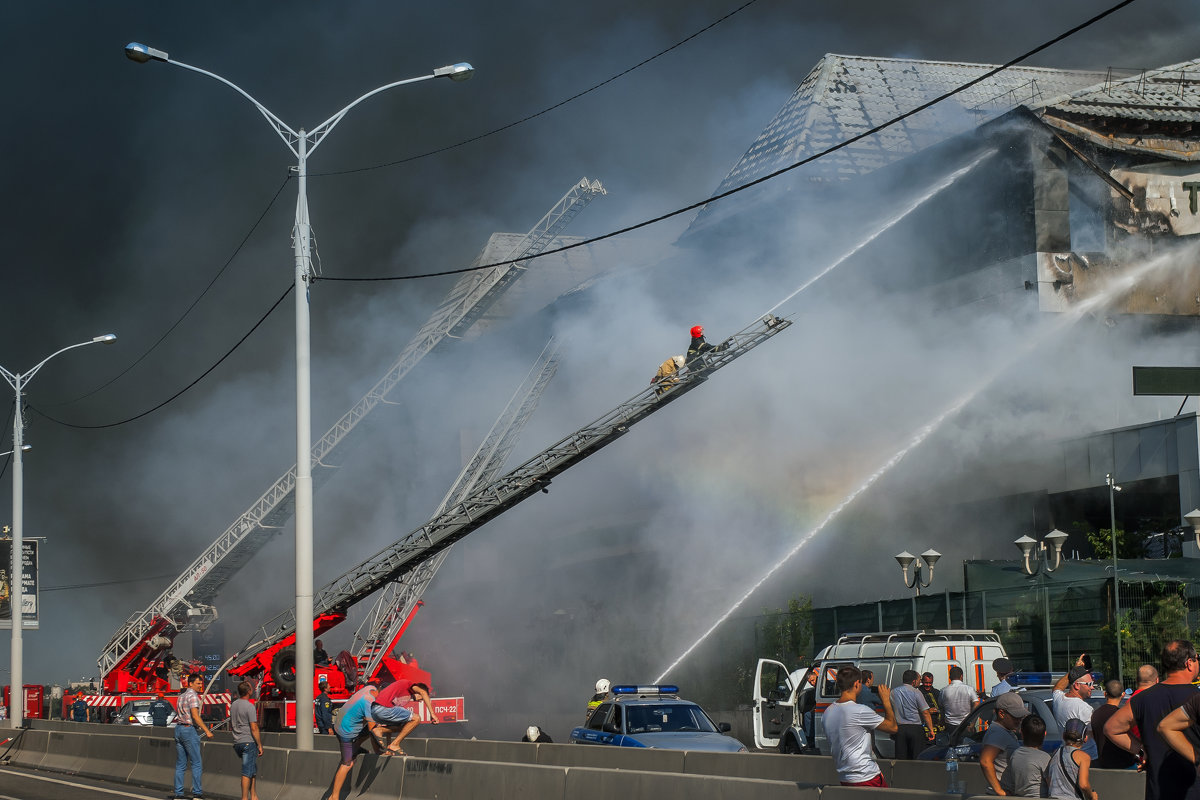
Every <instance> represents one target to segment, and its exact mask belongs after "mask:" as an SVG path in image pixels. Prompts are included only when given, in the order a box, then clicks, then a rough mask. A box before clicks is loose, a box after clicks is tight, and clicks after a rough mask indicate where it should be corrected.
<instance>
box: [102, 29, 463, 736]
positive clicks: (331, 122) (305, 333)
mask: <svg viewBox="0 0 1200 800" xmlns="http://www.w3.org/2000/svg"><path fill="white" fill-rule="evenodd" d="M125 55H126V56H127V57H128V58H129V59H130V60H131V61H136V62H138V63H142V64H144V63H146V62H147V61H161V62H163V63H166V64H174V65H175V66H177V67H182V68H183V69H187V70H191V71H192V72H197V73H199V74H201V75H205V76H207V77H209V78H212V79H213V80H216V81H219V82H221V83H223V84H225V85H226V86H228V87H229V88H231V89H233V90H234V91H235V92H237V93H238V94H240V95H241V96H242V97H244V98H246V99H247V100H249V101H250V102H251V103H252V104H253V105H254V107H255V108H257V109H258V111H259V113H261V114H262V115H263V117H264V118H266V120H267V122H268V123H269V124H270V125H271V127H272V128H273V129H274V130H275V132H276V133H277V134H278V135H279V137H280V138H281V139H283V142H284V144H285V145H287V148H288V150H290V151H291V153H292V155H294V156H295V157H296V167H295V169H296V182H297V193H296V221H295V227H294V228H293V236H292V240H293V250H294V254H295V281H296V290H295V293H296V710H297V715H296V721H297V724H296V747H297V748H298V749H300V750H311V749H313V726H312V725H302V724H300V715H301V713H304V712H302V709H312V707H313V683H312V674H313V631H312V625H311V624H305V621H306V620H311V619H312V618H313V578H312V573H313V555H312V551H313V488H312V406H311V396H312V390H311V377H310V376H311V356H310V345H309V342H310V327H309V298H308V289H309V284H310V283H311V282H312V274H313V272H312V255H311V254H312V247H311V239H310V236H311V230H310V224H309V217H308V157H309V156H310V155H312V153H313V152H314V151H316V149H317V148H318V147H319V146H320V145H321V142H323V141H324V140H325V137H326V136H328V135H329V132H330V131H332V130H333V129H334V127H336V126H337V124H338V123H339V122H341V121H342V117H344V116H346V112H348V111H349V110H350V109H352V108H354V107H355V106H356V105H358V104H359V103H361V102H363V101H364V100H366V99H367V98H368V97H372V96H373V95H376V94H379V93H380V92H383V91H386V90H388V89H391V88H394V87H396V86H404V85H406V84H409V83H417V82H420V81H427V80H431V79H433V78H449V79H450V80H452V81H465V80H467V79H468V78H470V77H471V75H472V74H473V73H474V71H475V68H474V67H472V66H471V65H470V64H468V63H466V62H462V63H458V64H451V65H449V66H446V67H439V68H438V69H435V70H434V71H433V72H432V73H430V74H429V75H421V76H419V77H416V78H407V79H405V80H401V81H395V82H393V83H389V84H385V85H384V86H380V87H378V88H376V89H372V90H371V91H369V92H367V93H366V94H364V95H362V96H361V97H359V98H358V99H356V100H355V101H354V102H352V103H350V104H349V105H347V106H346V107H345V108H343V109H342V110H341V111H339V112H337V113H336V114H334V115H333V116H332V117H330V118H329V119H327V120H325V121H324V122H322V123H321V124H320V125H318V126H316V127H315V128H313V129H312V130H311V131H306V130H305V129H304V128H301V129H300V130H299V131H295V130H292V128H290V127H288V125H287V124H286V123H284V121H283V120H281V119H280V118H279V117H278V116H276V115H275V114H273V113H272V112H271V111H270V110H269V109H268V108H267V107H266V106H264V105H263V104H262V103H260V102H258V101H257V100H255V99H254V98H253V97H251V96H250V94H249V93H247V92H246V91H245V90H244V89H242V88H241V87H240V86H238V85H236V84H234V83H233V82H231V81H229V80H227V79H225V78H222V77H221V76H220V75H217V74H216V73H213V72H209V71H208V70H205V69H200V68H199V67H193V66H191V65H190V64H185V63H183V62H182V61H175V60H173V59H171V58H170V57H169V56H168V55H167V53H165V52H163V51H162V50H156V49H155V48H153V47H149V46H147V45H144V44H140V43H138V42H131V43H129V44H128V45H126V46H125Z"/></svg>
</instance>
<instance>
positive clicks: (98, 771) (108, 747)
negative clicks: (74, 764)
mask: <svg viewBox="0 0 1200 800" xmlns="http://www.w3.org/2000/svg"><path fill="white" fill-rule="evenodd" d="M85 741H86V743H87V748H86V753H87V758H85V759H84V762H83V764H82V765H81V766H80V767H79V770H78V774H80V775H86V776H87V777H89V778H109V779H112V780H119V781H123V782H127V781H128V780H129V776H130V775H131V774H133V770H134V767H136V766H137V751H138V742H139V737H137V736H88V737H87V738H86V740H85ZM130 755H132V756H134V757H133V758H132V759H131V758H129V756H130ZM122 756H124V758H122Z"/></svg>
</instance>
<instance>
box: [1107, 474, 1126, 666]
mask: <svg viewBox="0 0 1200 800" xmlns="http://www.w3.org/2000/svg"><path fill="white" fill-rule="evenodd" d="M1104 482H1105V483H1107V484H1108V519H1109V532H1110V533H1112V551H1113V553H1112V556H1113V628H1114V629H1115V630H1116V634H1117V680H1119V681H1120V680H1124V678H1123V677H1122V676H1123V675H1124V674H1125V673H1124V671H1123V670H1122V666H1123V665H1122V663H1121V576H1120V573H1119V572H1117V504H1116V499H1115V498H1116V492H1119V491H1121V487H1120V486H1117V479H1116V478H1114V477H1113V474H1112V473H1111V472H1110V473H1108V474H1107V475H1105V476H1104Z"/></svg>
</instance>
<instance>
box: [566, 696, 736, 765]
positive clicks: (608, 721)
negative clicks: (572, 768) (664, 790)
mask: <svg viewBox="0 0 1200 800" xmlns="http://www.w3.org/2000/svg"><path fill="white" fill-rule="evenodd" d="M729 730H730V726H729V723H728V722H722V723H721V724H719V725H718V724H716V723H714V722H713V721H712V720H711V719H709V716H708V714H706V713H704V709H702V708H700V706H698V705H696V704H695V703H693V702H691V701H688V700H681V699H680V698H679V688H678V687H676V686H614V687H612V699H611V700H606V701H605V702H603V703H601V704H600V705H599V706H597V707H596V709H595V710H594V711H593V712H592V713H591V714H590V715H589V716H588V720H587V723H586V724H584V725H583V726H581V727H578V728H575V729H574V730H573V731H571V737H570V740H571V742H572V743H573V744H606V745H612V746H614V747H650V748H658V749H662V750H703V751H707V752H716V753H744V752H746V747H745V745H743V744H742V743H741V742H739V741H738V740H737V739H734V738H733V737H732V736H726V735H725V734H726V733H728V732H729Z"/></svg>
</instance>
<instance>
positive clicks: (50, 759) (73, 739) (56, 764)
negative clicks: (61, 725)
mask: <svg viewBox="0 0 1200 800" xmlns="http://www.w3.org/2000/svg"><path fill="white" fill-rule="evenodd" d="M87 740H88V737H87V736H86V735H80V734H77V733H61V732H59V731H50V732H49V738H48V739H47V741H46V755H45V757H43V758H42V761H41V763H40V764H38V769H48V770H53V771H54V772H69V773H71V774H74V773H76V772H78V771H79V768H80V767H82V766H83V762H84V761H85V760H86V759H87Z"/></svg>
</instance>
